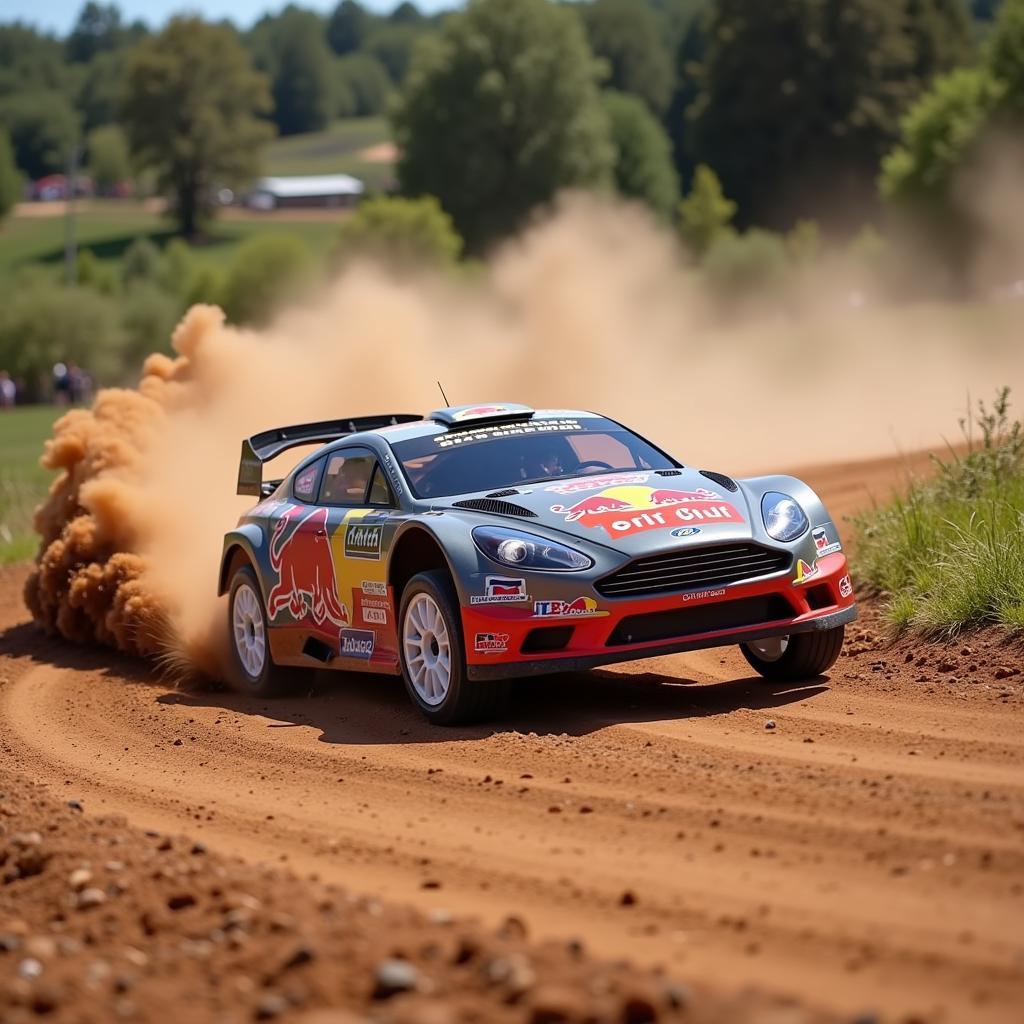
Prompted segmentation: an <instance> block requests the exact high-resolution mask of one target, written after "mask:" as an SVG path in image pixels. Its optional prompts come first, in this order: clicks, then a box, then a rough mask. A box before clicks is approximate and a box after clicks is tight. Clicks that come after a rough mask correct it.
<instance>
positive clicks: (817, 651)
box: [740, 626, 846, 682]
mask: <svg viewBox="0 0 1024 1024" xmlns="http://www.w3.org/2000/svg"><path fill="white" fill-rule="evenodd" d="M845 633H846V627H845V626H836V627H835V629H823V630H820V631H817V632H812V633H794V634H793V635H792V636H776V637H768V638H766V639H764V640H752V641H751V642H750V643H748V644H740V650H741V651H742V652H743V657H744V658H746V659H747V661H748V662H750V664H751V665H752V666H753V667H754V668H755V669H757V671H758V672H760V673H761V675H763V676H764V677H765V679H770V680H772V681H773V682H774V681H778V682H795V681H797V680H800V679H813V678H814V677H815V676H820V675H821V674H822V673H824V672H827V671H828V670H829V669H830V668H831V667H832V666H833V665H834V664H835V663H836V659H837V658H838V657H839V652H840V651H841V650H842V649H843V637H844V635H845Z"/></svg>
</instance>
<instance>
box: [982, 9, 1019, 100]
mask: <svg viewBox="0 0 1024 1024" xmlns="http://www.w3.org/2000/svg"><path fill="white" fill-rule="evenodd" d="M988 68H989V71H990V72H991V74H992V76H993V77H994V78H995V79H996V81H997V82H1000V83H1001V84H1002V87H1003V96H1002V101H1001V103H1000V107H999V114H1000V116H1001V117H1005V118H1009V119H1012V120H1019V119H1020V118H1021V117H1024V0H1004V3H1003V6H1002V7H1001V8H1000V9H999V13H998V15H997V16H996V22H995V27H994V28H993V31H992V40H991V44H990V50H989V58H988Z"/></svg>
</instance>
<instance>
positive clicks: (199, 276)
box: [184, 266, 225, 306]
mask: <svg viewBox="0 0 1024 1024" xmlns="http://www.w3.org/2000/svg"><path fill="white" fill-rule="evenodd" d="M224 284H225V275H224V272H223V271H222V270H220V269H219V268H218V267H211V266H202V267H198V268H197V269H195V270H193V271H192V273H191V275H190V276H189V279H188V284H187V286H186V288H185V293H184V295H185V305H186V306H194V305H195V304H196V303H197V302H206V303H209V304H210V305H212V306H223V305H224Z"/></svg>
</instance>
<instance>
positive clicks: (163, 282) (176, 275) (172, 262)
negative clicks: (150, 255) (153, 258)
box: [155, 238, 192, 297]
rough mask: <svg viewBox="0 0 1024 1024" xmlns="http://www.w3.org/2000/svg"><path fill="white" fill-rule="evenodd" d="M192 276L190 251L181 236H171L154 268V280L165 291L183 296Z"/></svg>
mask: <svg viewBox="0 0 1024 1024" xmlns="http://www.w3.org/2000/svg"><path fill="white" fill-rule="evenodd" d="M191 278H192V252H191V250H190V249H189V247H188V243H187V242H185V241H184V239H181V238H172V239H171V240H170V241H169V242H168V243H167V247H166V248H165V249H164V251H163V253H162V255H161V257H160V262H159V264H158V266H157V268H156V275H155V280H156V283H157V284H158V285H160V287H161V288H163V290H164V291H165V292H167V293H168V294H170V295H176V296H179V297H183V296H184V295H185V291H186V289H187V288H188V286H189V282H190V280H191Z"/></svg>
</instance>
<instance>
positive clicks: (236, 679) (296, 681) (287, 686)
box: [228, 564, 309, 697]
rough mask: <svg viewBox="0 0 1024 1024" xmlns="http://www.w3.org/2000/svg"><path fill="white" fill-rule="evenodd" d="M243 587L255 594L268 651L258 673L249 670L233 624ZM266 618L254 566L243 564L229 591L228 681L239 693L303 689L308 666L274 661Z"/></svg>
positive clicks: (277, 693) (270, 694) (264, 694)
mask: <svg viewBox="0 0 1024 1024" xmlns="http://www.w3.org/2000/svg"><path fill="white" fill-rule="evenodd" d="M243 587H244V588H248V591H249V593H250V594H251V595H253V596H255V599H256V604H257V606H258V610H259V613H260V615H261V616H262V623H263V636H264V652H265V653H264V657H263V664H262V667H261V669H260V671H259V672H257V673H256V674H253V673H252V672H251V671H250V668H249V667H247V666H246V664H245V662H244V660H243V657H242V654H241V653H240V651H239V640H238V638H237V637H236V632H235V626H234V623H235V602H236V601H237V600H239V599H240V598H239V593H240V591H242V589H243ZM243 599H245V598H243ZM267 622H268V620H267V609H266V605H265V604H264V603H263V594H262V593H261V592H260V585H259V581H258V580H257V579H256V573H255V572H254V571H253V569H252V566H250V565H248V564H245V565H241V566H239V568H237V569H236V570H235V574H234V576H232V577H231V589H230V590H229V591H228V645H229V646H230V648H231V676H230V678H229V680H228V682H229V683H230V684H231V688H232V689H233V690H237V691H238V692H239V693H247V694H249V695H251V696H253V697H280V696H282V695H284V694H286V693H295V692H296V691H297V690H300V689H301V687H302V685H303V683H305V682H308V679H309V670H308V669H302V668H292V667H289V666H284V665H275V664H274V662H273V660H272V659H271V656H270V639H269V637H268V636H267Z"/></svg>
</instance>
